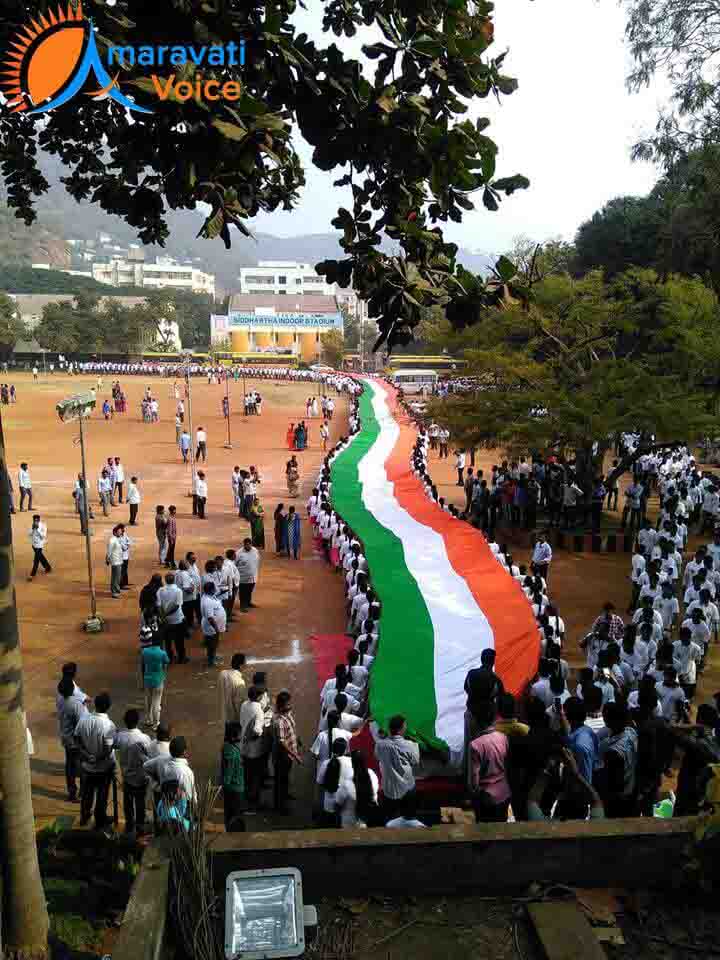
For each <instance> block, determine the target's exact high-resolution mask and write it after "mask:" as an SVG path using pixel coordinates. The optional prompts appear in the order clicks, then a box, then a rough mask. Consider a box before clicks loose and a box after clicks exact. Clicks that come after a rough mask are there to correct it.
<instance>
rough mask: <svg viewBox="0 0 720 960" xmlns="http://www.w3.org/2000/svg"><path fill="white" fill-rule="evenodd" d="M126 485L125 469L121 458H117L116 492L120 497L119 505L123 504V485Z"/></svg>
mask: <svg viewBox="0 0 720 960" xmlns="http://www.w3.org/2000/svg"><path fill="white" fill-rule="evenodd" d="M124 483H125V467H124V466H123V465H122V463H121V462H120V457H115V490H116V492H117V495H118V503H122V502H123V499H122V496H123V484H124Z"/></svg>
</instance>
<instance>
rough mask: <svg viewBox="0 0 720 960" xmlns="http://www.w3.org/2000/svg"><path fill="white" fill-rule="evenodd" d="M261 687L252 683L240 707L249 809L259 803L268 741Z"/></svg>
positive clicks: (255, 807)
mask: <svg viewBox="0 0 720 960" xmlns="http://www.w3.org/2000/svg"><path fill="white" fill-rule="evenodd" d="M264 692H265V691H264V689H263V688H262V687H257V686H255V685H254V684H253V685H252V686H251V687H250V688H249V689H248V692H247V700H245V702H244V703H243V704H242V706H241V707H240V727H241V730H242V735H241V741H240V749H241V752H242V755H243V765H244V767H245V792H246V794H247V799H248V804H249V806H250V809H251V811H252V810H255V809H257V807H258V806H259V804H260V793H261V791H262V783H263V779H264V776H265V771H266V769H267V767H266V764H267V752H268V743H267V738H266V737H265V736H264V734H265V711H264V710H263V708H262V704H261V702H260V701H261V698H262V695H263V693H264Z"/></svg>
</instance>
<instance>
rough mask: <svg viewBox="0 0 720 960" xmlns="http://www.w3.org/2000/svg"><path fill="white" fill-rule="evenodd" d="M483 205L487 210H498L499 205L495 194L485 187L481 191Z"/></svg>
mask: <svg viewBox="0 0 720 960" xmlns="http://www.w3.org/2000/svg"><path fill="white" fill-rule="evenodd" d="M483 203H484V205H485V207H486V208H487V209H488V210H498V209H499V205H498V202H497V199H496V197H495V194H494V193H493V192H492V190H491V189H490V188H489V187H485V189H484V190H483Z"/></svg>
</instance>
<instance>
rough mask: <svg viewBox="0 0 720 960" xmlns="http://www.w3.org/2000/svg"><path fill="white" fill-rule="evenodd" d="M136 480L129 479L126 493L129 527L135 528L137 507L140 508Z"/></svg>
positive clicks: (135, 478) (133, 478) (134, 478)
mask: <svg viewBox="0 0 720 960" xmlns="http://www.w3.org/2000/svg"><path fill="white" fill-rule="evenodd" d="M137 484H138V478H137V477H130V484H129V486H128V491H127V502H128V506H129V508H130V520H129V523H130V526H131V527H136V526H137V515H138V507H139V506H140V499H141V498H140V490H139V489H138V485H137Z"/></svg>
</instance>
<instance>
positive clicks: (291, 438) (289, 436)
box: [285, 423, 295, 450]
mask: <svg viewBox="0 0 720 960" xmlns="http://www.w3.org/2000/svg"><path fill="white" fill-rule="evenodd" d="M285 442H286V443H287V446H288V450H294V449H295V424H294V423H291V424H290V426H289V427H288V431H287V433H286V434H285Z"/></svg>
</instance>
